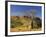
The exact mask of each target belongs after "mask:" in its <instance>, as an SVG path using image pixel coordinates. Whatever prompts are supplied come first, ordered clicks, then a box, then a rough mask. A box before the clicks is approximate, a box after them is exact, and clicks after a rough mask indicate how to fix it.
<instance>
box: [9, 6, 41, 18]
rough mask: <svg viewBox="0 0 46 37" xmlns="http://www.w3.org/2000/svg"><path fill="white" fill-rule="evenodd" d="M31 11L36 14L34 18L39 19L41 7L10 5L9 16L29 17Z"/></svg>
mask: <svg viewBox="0 0 46 37" xmlns="http://www.w3.org/2000/svg"><path fill="white" fill-rule="evenodd" d="M33 10H34V11H35V12H36V14H35V16H38V17H41V15H42V12H41V10H42V9H41V6H26V5H10V15H11V16H30V15H31V11H33Z"/></svg>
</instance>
